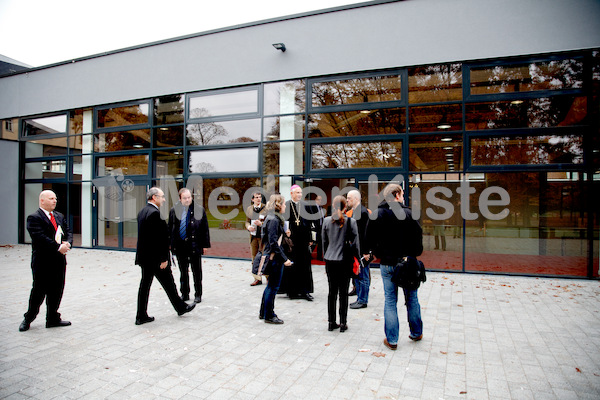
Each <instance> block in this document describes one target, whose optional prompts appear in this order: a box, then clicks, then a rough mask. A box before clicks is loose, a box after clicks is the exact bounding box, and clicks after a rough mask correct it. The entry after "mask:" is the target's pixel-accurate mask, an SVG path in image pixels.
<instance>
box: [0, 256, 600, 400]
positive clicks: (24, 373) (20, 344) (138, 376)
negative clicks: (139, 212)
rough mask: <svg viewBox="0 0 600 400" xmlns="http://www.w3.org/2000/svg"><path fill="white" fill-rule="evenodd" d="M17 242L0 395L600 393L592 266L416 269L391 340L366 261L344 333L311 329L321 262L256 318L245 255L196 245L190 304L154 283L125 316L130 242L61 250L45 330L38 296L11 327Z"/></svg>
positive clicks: (4, 322)
mask: <svg viewBox="0 0 600 400" xmlns="http://www.w3.org/2000/svg"><path fill="white" fill-rule="evenodd" d="M30 252H31V248H30V246H27V245H18V246H14V247H2V248H0V259H2V260H4V262H3V263H2V264H1V265H0V278H1V279H0V304H1V306H0V307H1V311H2V315H3V318H2V319H1V320H0V332H2V338H3V340H2V341H0V398H7V399H20V398H28V399H47V398H67V399H78V398H107V399H148V398H165V399H186V400H188V399H190V400H195V399H242V400H243V399H254V398H261V399H278V400H279V399H286V400H288V399H292V400H293V399H302V400H304V399H307V398H310V399H328V400H329V399H335V400H338V399H357V400H363V399H384V398H385V399H421V398H432V399H438V398H443V399H445V400H452V399H463V400H464V399H490V400H493V399H508V398H513V399H561V400H562V399H569V398H573V399H575V398H581V399H596V398H600V376H599V375H600V372H598V371H600V283H599V282H598V281H587V280H566V279H565V280H561V279H554V278H530V277H515V276H511V277H506V276H493V275H476V274H451V273H437V272H436V273H434V272H430V273H428V281H427V282H426V283H425V284H424V286H423V287H422V288H421V289H420V291H419V299H420V303H421V306H422V315H423V322H424V329H425V331H424V338H423V340H422V341H420V342H412V341H410V340H409V339H408V337H407V336H408V333H409V332H408V327H407V324H406V312H405V311H404V309H403V306H402V304H401V303H399V311H400V315H399V317H400V321H401V324H400V340H399V343H398V344H399V346H398V350H397V351H391V350H389V349H387V348H386V347H385V346H384V345H383V343H382V340H383V337H384V333H383V324H384V318H383V302H384V301H383V300H384V299H383V290H382V284H381V276H380V274H379V271H377V270H376V269H373V273H372V284H371V292H370V295H369V306H368V308H365V309H360V310H349V314H348V325H349V330H348V331H347V332H344V333H340V332H339V331H333V332H329V331H327V278H326V275H325V273H324V268H323V267H322V266H313V276H314V283H315V293H314V297H315V301H314V302H306V301H303V300H289V299H288V298H287V297H286V296H283V295H278V296H277V299H276V302H275V310H276V312H277V314H278V315H279V316H280V317H281V318H282V319H284V321H285V324H283V325H280V326H274V325H269V324H265V323H264V322H263V321H261V320H259V319H258V318H257V315H258V309H259V305H260V299H261V296H262V293H263V290H264V285H263V286H258V287H250V286H249V284H250V282H251V281H252V278H251V275H250V273H249V262H247V261H240V260H228V259H209V258H205V259H204V260H203V270H204V294H203V301H202V303H200V304H198V305H197V306H196V309H195V310H194V311H192V312H191V313H189V314H186V315H184V316H182V317H179V316H177V314H176V313H175V312H174V310H173V308H172V306H171V305H170V303H169V301H168V299H167V298H166V296H165V294H164V291H163V290H162V288H160V285H159V284H158V283H154V284H153V287H152V289H151V295H150V302H149V313H150V315H153V316H154V317H156V321H154V322H153V323H149V324H145V325H142V326H136V325H134V320H135V307H136V295H137V288H138V285H139V279H140V271H139V267H137V266H135V265H133V259H134V255H133V253H131V252H116V251H103V250H89V249H73V250H72V251H71V252H70V253H69V255H68V258H69V264H68V267H67V270H68V271H67V283H66V287H65V295H64V297H63V302H62V305H61V309H60V311H61V313H62V315H63V317H64V318H65V319H67V320H70V321H72V322H73V325H72V326H70V327H66V328H55V329H46V328H45V326H44V322H45V321H44V320H45V318H44V317H45V316H44V315H43V312H45V306H42V310H41V311H42V313H41V314H40V316H39V317H38V318H37V319H36V320H35V321H34V322H33V323H32V325H31V329H30V330H29V331H27V332H22V333H21V332H18V329H17V328H18V325H19V323H20V322H21V321H22V318H23V313H24V312H25V311H26V310H25V308H26V307H27V299H28V296H29V291H30V290H31V286H30V285H31V270H30V266H29V263H30V257H31V255H30ZM178 275H179V273H178V271H177V270H174V276H175V281H176V282H179V276H178ZM463 392H464V393H463Z"/></svg>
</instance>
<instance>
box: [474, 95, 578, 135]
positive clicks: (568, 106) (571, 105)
mask: <svg viewBox="0 0 600 400" xmlns="http://www.w3.org/2000/svg"><path fill="white" fill-rule="evenodd" d="M586 115H587V99H586V98H585V97H573V96H553V97H542V98H538V99H525V100H512V101H493V102H484V103H471V104H467V105H466V115H465V120H466V124H465V128H466V129H467V130H479V129H500V128H549V127H554V126H572V125H578V124H581V123H582V121H583V119H584V118H585V117H586Z"/></svg>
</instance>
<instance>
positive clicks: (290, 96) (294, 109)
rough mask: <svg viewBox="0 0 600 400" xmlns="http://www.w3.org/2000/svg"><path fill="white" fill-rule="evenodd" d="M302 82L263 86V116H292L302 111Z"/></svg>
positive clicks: (303, 90)
mask: <svg viewBox="0 0 600 400" xmlns="http://www.w3.org/2000/svg"><path fill="white" fill-rule="evenodd" d="M305 99H306V89H305V85H304V80H298V81H287V82H277V83H269V84H265V86H264V101H265V103H264V104H265V105H264V110H263V114H264V115H278V114H294V113H300V112H303V111H304V107H305V103H306V101H305Z"/></svg>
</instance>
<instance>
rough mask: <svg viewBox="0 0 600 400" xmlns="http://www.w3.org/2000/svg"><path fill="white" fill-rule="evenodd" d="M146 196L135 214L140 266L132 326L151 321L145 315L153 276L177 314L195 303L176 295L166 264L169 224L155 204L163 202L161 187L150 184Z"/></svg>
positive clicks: (167, 263) (171, 274)
mask: <svg viewBox="0 0 600 400" xmlns="http://www.w3.org/2000/svg"><path fill="white" fill-rule="evenodd" d="M146 199H147V200H148V204H146V206H145V207H144V208H142V210H141V211H140V212H139V214H138V217H137V220H138V241H137V251H136V253H135V263H136V265H139V266H140V267H141V268H142V280H141V281H140V289H139V291H138V306H137V315H136V318H135V324H136V325H141V324H145V323H146V322H152V321H154V317H149V316H148V296H150V286H152V281H153V280H154V277H155V276H156V279H158V281H159V282H160V284H161V285H162V287H163V289H164V290H165V293H166V294H167V296H168V297H169V300H170V301H171V304H172V305H173V308H175V311H177V314H178V315H183V314H185V313H187V312H190V311H192V310H193V309H194V307H195V306H196V303H192V304H190V305H188V304H187V303H186V302H184V301H183V300H181V298H179V296H178V295H177V288H176V287H175V280H174V279H173V273H172V272H171V266H170V264H171V263H170V257H169V227H168V226H167V223H166V222H165V220H163V219H162V218H161V216H160V211H159V207H160V206H161V205H162V204H163V202H164V201H165V195H164V193H163V191H162V190H161V189H159V188H157V187H153V188H151V189H150V190H149V191H148V194H147V195H146Z"/></svg>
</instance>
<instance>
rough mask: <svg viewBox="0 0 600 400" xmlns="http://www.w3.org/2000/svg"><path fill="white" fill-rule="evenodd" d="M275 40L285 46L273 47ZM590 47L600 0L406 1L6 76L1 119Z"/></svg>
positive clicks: (0, 89) (597, 31)
mask: <svg viewBox="0 0 600 400" xmlns="http://www.w3.org/2000/svg"><path fill="white" fill-rule="evenodd" d="M374 3H378V2H374ZM364 4H367V3H364ZM364 4H363V5H364ZM276 42H283V43H285V45H286V46H287V49H288V50H287V51H286V52H285V53H282V52H280V51H277V50H275V49H274V48H273V47H272V46H271V44H272V43H276ZM593 47H600V2H599V1H597V0H569V1H564V0H502V1H491V0H452V1H449V0H407V1H399V2H392V3H383V4H377V5H373V6H369V7H364V6H363V7H358V8H349V9H344V10H340V11H336V12H328V13H322V14H316V15H310V16H302V17H297V18H289V19H284V20H280V21H278V22H269V23H265V24H257V25H253V26H245V27H241V28H235V29H229V30H223V31H219V32H216V33H207V34H204V35H200V36H196V37H188V38H185V39H183V40H177V41H172V42H168V43H164V44H155V45H152V46H147V47H142V48H138V49H133V50H129V51H124V52H116V53H111V54H108V55H106V56H99V57H94V58H89V59H81V60H73V62H71V63H68V64H62V65H57V66H53V67H50V68H45V69H39V70H34V71H31V72H29V73H24V74H19V75H15V76H9V77H5V78H1V79H0V118H7V117H17V116H26V115H32V114H38V113H43V112H50V111H58V110H65V109H71V108H80V107H85V106H93V105H99V104H106V103H113V102H118V101H124V100H131V99H138V98H146V97H152V96H159V95H164V94H174V93H179V92H190V91H195V90H205V89H211V88H219V87H228V86H236V85H245V84H250V83H258V82H265V81H275V80H284V79H289V78H298V77H308V76H319V75H326V74H334V73H341V72H350V71H361V70H371V69H379V68H390V67H401V66H408V65H419V64H429V63H438V62H446V61H456V60H473V59H481V58H491V57H505V56H514V55H523V54H537V53H546V52H555V51H564V50H575V49H582V48H593Z"/></svg>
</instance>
